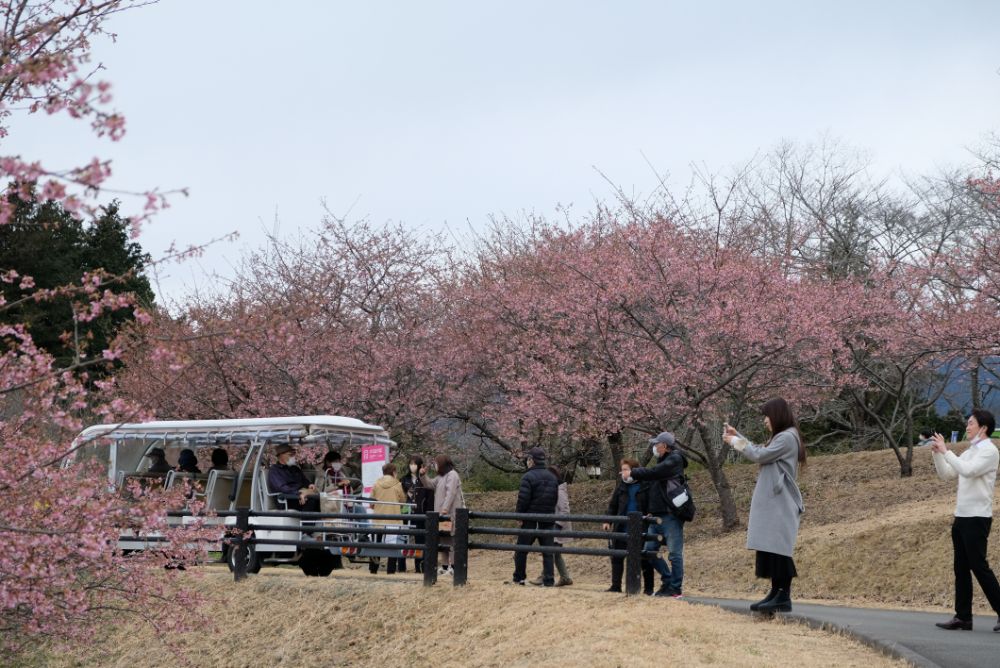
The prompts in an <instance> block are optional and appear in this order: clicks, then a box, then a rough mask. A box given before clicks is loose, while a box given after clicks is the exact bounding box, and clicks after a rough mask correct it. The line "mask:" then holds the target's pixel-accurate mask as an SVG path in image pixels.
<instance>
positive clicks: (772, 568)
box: [722, 398, 806, 613]
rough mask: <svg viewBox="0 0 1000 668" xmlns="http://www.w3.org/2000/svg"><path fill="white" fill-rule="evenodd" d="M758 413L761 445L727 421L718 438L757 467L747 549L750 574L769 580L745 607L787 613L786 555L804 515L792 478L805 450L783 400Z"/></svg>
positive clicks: (790, 563)
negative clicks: (752, 556) (766, 435)
mask: <svg viewBox="0 0 1000 668" xmlns="http://www.w3.org/2000/svg"><path fill="white" fill-rule="evenodd" d="M760 411H761V413H763V414H764V426H765V427H767V429H768V431H770V432H771V438H770V440H768V442H767V443H765V444H764V445H754V444H753V443H751V442H750V441H749V440H747V439H746V438H744V437H743V436H742V435H741V434H740V433H739V432H737V431H736V430H735V429H734V428H733V427H731V426H729V423H728V422H727V423H726V425H725V431H724V432H723V436H722V439H723V440H724V441H725V442H726V443H728V444H729V445H730V446H731V447H732V448H733V449H734V450H736V451H737V452H739V453H740V454H741V455H743V456H744V457H746V458H747V459H749V460H750V461H752V462H754V463H756V464H760V471H759V472H758V473H757V484H756V486H755V487H754V489H753V497H752V498H751V499H750V519H749V521H748V522H747V549H748V550H756V551H757V558H756V568H755V572H756V574H757V577H759V578H770V580H771V591H770V592H768V594H767V596H765V597H764V598H763V599H762V600H760V601H758V602H756V603H753V604H751V606H750V609H751V610H756V611H758V612H765V613H774V612H791V610H792V578H794V577H796V576H797V575H798V573H797V572H796V570H795V561H794V560H792V552H793V551H794V549H795V540H796V539H797V538H798V533H799V519H800V518H801V517H802V513H803V512H804V511H805V505H804V504H803V502H802V493H801V492H800V491H799V486H798V484H797V483H796V480H797V478H798V474H799V465H800V464H805V461H806V449H805V446H803V444H802V436H801V435H800V434H799V428H798V426H797V425H796V424H795V416H794V415H793V414H792V409H791V408H790V407H789V406H788V402H787V401H785V400H784V399H781V398H776V399H771V400H770V401H768V402H767V403H766V404H764V405H763V406H762V407H761V409H760Z"/></svg>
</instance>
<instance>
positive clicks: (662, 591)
mask: <svg viewBox="0 0 1000 668" xmlns="http://www.w3.org/2000/svg"><path fill="white" fill-rule="evenodd" d="M673 595H674V590H673V589H671V588H670V585H668V584H667V583H666V582H664V583H663V584H662V585H660V588H659V589H657V590H656V593H655V594H653V596H658V597H660V598H665V597H668V596H673Z"/></svg>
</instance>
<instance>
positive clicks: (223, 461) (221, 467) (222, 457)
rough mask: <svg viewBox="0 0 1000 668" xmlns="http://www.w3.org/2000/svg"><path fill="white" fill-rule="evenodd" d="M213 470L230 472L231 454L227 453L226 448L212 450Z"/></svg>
mask: <svg viewBox="0 0 1000 668" xmlns="http://www.w3.org/2000/svg"><path fill="white" fill-rule="evenodd" d="M212 470H213V471H228V470H229V453H228V452H226V450H225V448H216V449H214V450H212Z"/></svg>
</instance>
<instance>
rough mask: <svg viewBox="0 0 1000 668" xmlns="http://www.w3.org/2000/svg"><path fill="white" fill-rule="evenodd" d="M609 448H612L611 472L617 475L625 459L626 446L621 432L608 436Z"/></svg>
mask: <svg viewBox="0 0 1000 668" xmlns="http://www.w3.org/2000/svg"><path fill="white" fill-rule="evenodd" d="M608 447H609V448H611V470H612V471H613V472H615V473H617V471H618V465H619V463H620V462H621V460H623V459H625V444H624V443H623V442H622V433H621V432H620V431H616V432H615V433H613V434H608Z"/></svg>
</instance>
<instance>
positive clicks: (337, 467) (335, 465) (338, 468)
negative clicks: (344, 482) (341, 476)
mask: <svg viewBox="0 0 1000 668" xmlns="http://www.w3.org/2000/svg"><path fill="white" fill-rule="evenodd" d="M342 466H343V464H341V463H340V462H334V463H333V467H332V468H333V470H334V471H339V470H340V468H341V467H342Z"/></svg>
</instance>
